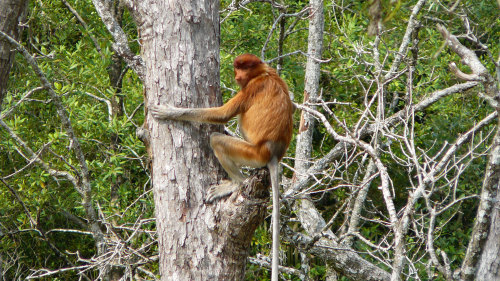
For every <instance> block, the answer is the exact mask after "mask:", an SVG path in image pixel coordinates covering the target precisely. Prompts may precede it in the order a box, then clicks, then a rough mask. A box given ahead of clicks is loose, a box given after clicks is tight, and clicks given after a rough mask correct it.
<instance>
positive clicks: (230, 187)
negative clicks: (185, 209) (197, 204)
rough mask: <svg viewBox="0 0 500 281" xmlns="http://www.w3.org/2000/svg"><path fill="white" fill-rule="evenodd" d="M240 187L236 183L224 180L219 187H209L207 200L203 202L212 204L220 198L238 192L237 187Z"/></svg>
mask: <svg viewBox="0 0 500 281" xmlns="http://www.w3.org/2000/svg"><path fill="white" fill-rule="evenodd" d="M239 186H240V185H239V184H238V183H235V182H232V181H229V180H224V181H223V182H222V183H221V184H219V185H213V186H211V187H210V189H209V190H208V193H207V198H206V199H205V202H207V203H212V202H214V201H216V200H218V199H220V198H222V197H226V196H229V195H231V193H233V192H234V191H236V190H238V187H239Z"/></svg>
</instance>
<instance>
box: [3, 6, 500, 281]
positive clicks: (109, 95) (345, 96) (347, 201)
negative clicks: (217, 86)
mask: <svg viewBox="0 0 500 281" xmlns="http://www.w3.org/2000/svg"><path fill="white" fill-rule="evenodd" d="M242 2H243V1H242ZM246 2H249V3H244V4H245V5H244V6H242V7H239V8H238V9H236V8H234V7H235V3H236V2H231V1H226V0H223V1H221V14H220V17H221V50H220V60H221V61H220V72H221V86H222V87H221V91H222V94H223V99H224V101H226V100H227V99H229V98H230V97H231V96H232V95H233V94H234V92H235V91H236V90H237V85H236V83H235V82H234V81H233V70H232V60H233V59H234V57H235V56H237V55H238V54H241V53H247V52H248V53H254V54H257V55H259V56H261V57H262V58H263V59H264V60H266V61H268V62H269V64H270V65H271V66H273V67H277V68H278V69H279V71H280V75H281V77H282V78H283V79H284V80H285V81H286V82H287V83H288V85H289V88H290V91H291V92H292V93H293V94H294V99H295V102H297V103H301V102H302V100H303V92H304V76H305V63H306V60H307V56H306V55H305V53H307V37H308V26H309V22H308V15H309V12H310V11H308V10H307V7H308V4H309V2H308V1H289V0H284V1H282V2H276V3H274V2H272V1H246ZM416 3H417V1H401V0H399V1H398V0H390V1H389V0H384V1H381V6H380V11H379V12H380V13H381V21H380V22H381V24H382V25H383V31H382V33H381V34H380V36H375V35H373V34H368V31H367V30H368V26H369V25H370V24H371V22H372V23H373V21H374V19H373V15H370V13H371V12H370V8H371V7H372V6H371V5H372V2H370V1H348V0H347V1H325V3H324V18H325V21H324V26H325V31H324V36H323V54H322V57H321V58H318V59H320V60H321V62H322V64H321V73H320V82H319V83H320V89H321V90H320V97H321V100H317V101H313V102H314V103H316V105H317V109H318V111H320V112H321V113H323V114H324V115H326V116H327V117H328V120H330V122H331V124H332V125H333V128H334V129H335V130H336V131H337V132H338V133H339V134H342V135H344V134H345V135H349V134H350V133H356V132H358V133H359V132H360V131H358V129H360V128H362V127H363V126H365V127H366V126H369V125H372V124H377V123H376V122H375V121H376V120H382V119H383V118H380V115H383V116H387V117H389V116H392V115H393V114H394V113H397V112H399V111H400V110H403V109H404V108H406V107H407V106H408V105H410V104H418V102H420V101H422V100H425V99H426V98H428V97H429V96H430V95H431V94H433V93H435V92H436V91H439V90H442V89H448V88H450V87H452V86H454V85H462V84H464V83H475V82H470V81H469V82H463V80H461V79H460V77H459V76H457V75H456V73H454V72H453V71H450V67H449V63H450V62H455V63H457V64H458V65H459V68H460V69H461V70H462V71H463V72H465V73H470V72H471V71H472V70H471V69H470V68H469V66H468V65H467V63H462V64H461V63H460V56H458V55H457V54H456V53H455V52H453V51H452V50H450V48H448V47H447V46H446V44H445V40H444V38H443V36H442V34H441V33H440V32H439V31H438V28H437V27H436V25H437V24H441V25H444V26H445V27H446V28H447V30H448V31H449V32H450V33H451V34H454V35H456V36H457V37H458V39H459V40H460V42H461V43H462V44H463V45H464V46H465V47H467V48H469V49H471V50H473V51H474V52H475V54H476V55H477V56H478V58H479V59H480V61H481V62H482V63H483V64H484V66H485V67H486V68H487V70H488V72H490V73H492V76H493V77H495V78H496V79H498V76H496V75H500V74H499V73H498V64H499V59H498V54H499V53H500V44H499V42H500V19H499V17H498V15H499V11H500V9H499V3H496V2H495V1H487V0H482V1H476V0H463V1H457V0H454V1H440V0H433V1H428V2H427V3H425V5H424V7H423V8H422V10H421V11H420V13H419V14H418V16H417V18H418V24H419V27H418V35H415V33H413V34H414V35H413V36H414V37H412V40H411V47H410V49H409V51H408V52H407V53H405V56H404V58H403V61H402V66H401V68H400V69H399V72H397V73H396V74H395V75H394V76H391V79H389V80H387V81H384V82H383V87H380V85H381V84H379V83H377V81H378V82H380V81H381V80H380V79H379V78H380V77H381V76H384V75H386V74H387V73H389V71H388V69H389V67H390V66H391V63H392V62H393V61H394V60H395V57H396V56H397V50H398V48H399V45H400V44H401V41H402V38H403V36H404V34H405V31H406V27H407V24H408V21H409V18H410V15H411V13H412V9H413V7H414V6H415V5H416ZM117 11H118V12H117V15H118V16H119V18H120V21H121V25H122V28H123V29H124V31H125V32H126V34H127V36H128V40H129V43H130V46H131V48H132V51H133V52H135V53H139V52H140V44H141V40H140V38H139V36H138V34H137V31H136V25H135V23H134V21H133V19H132V17H131V15H130V14H129V13H128V12H127V10H126V9H123V7H119V6H117ZM76 13H77V14H78V15H79V16H78V17H80V19H78V18H77V17H76ZM84 23H85V24H84ZM22 26H23V32H22V34H21V36H20V39H19V42H20V43H21V44H22V45H23V46H24V48H25V49H26V50H27V51H28V52H29V53H30V54H31V55H32V56H33V57H34V58H35V59H36V63H37V64H38V67H39V68H40V70H41V71H42V72H43V74H44V75H45V76H46V78H47V79H48V80H49V81H50V83H51V84H52V87H53V90H54V91H55V93H56V94H57V96H58V97H59V98H60V100H61V101H62V103H63V106H64V108H65V109H66V111H67V115H68V116H69V119H70V120H71V124H72V127H73V129H74V132H75V134H76V136H77V137H78V139H79V141H80V145H81V150H82V151H83V153H84V156H85V162H86V165H87V166H88V171H89V173H90V178H91V182H90V185H91V193H90V194H86V193H85V191H82V190H80V189H79V188H78V184H75V182H76V183H78V182H79V181H80V180H81V179H80V178H79V177H78V175H79V173H80V172H81V171H82V168H81V166H80V164H81V163H79V159H78V156H77V155H76V154H75V153H73V152H72V150H71V148H72V145H73V144H72V142H71V141H70V139H69V138H68V135H67V132H66V131H65V130H64V126H63V125H62V123H61V119H60V118H59V117H58V110H59V108H58V106H57V105H56V104H55V103H54V98H53V97H52V96H51V95H49V94H48V92H47V89H46V88H43V87H42V85H41V83H40V80H39V78H38V77H37V74H36V73H35V72H34V71H33V67H32V66H31V65H30V64H29V63H28V61H27V60H26V59H25V58H24V57H23V56H22V55H21V54H17V55H16V57H15V63H14V64H13V67H12V70H11V73H10V77H9V80H8V86H7V92H6V94H5V97H4V100H3V102H2V103H1V110H2V111H1V113H0V121H1V122H2V126H0V179H1V183H0V280H2V278H3V280H21V279H25V278H35V277H36V278H37V279H41V280H76V279H77V278H79V277H80V278H83V279H84V280H85V279H86V280H88V279H90V280H94V279H96V278H98V274H99V271H98V270H97V269H98V268H99V266H101V265H102V264H103V263H106V262H107V261H111V260H112V261H113V262H117V261H121V262H123V267H122V274H123V272H126V273H127V274H128V276H132V277H130V278H135V279H137V280H139V279H140V278H144V279H147V280H154V279H155V278H157V276H158V265H157V260H158V252H157V245H156V243H155V240H156V238H155V220H154V205H153V201H152V193H151V189H150V176H149V171H148V168H149V160H148V157H147V152H146V150H145V146H144V144H143V143H142V142H141V141H140V140H139V139H138V138H137V137H136V130H137V129H138V127H140V126H141V125H142V123H143V120H144V112H143V103H144V99H143V88H142V83H141V80H140V79H139V78H138V76H137V74H136V73H135V72H134V71H132V70H131V69H130V68H129V67H128V66H127V65H126V64H125V63H124V62H123V61H122V60H121V59H120V58H119V57H118V56H116V55H115V54H114V51H113V48H112V41H113V40H112V38H111V35H110V34H109V32H108V31H107V29H106V28H105V26H104V24H103V23H102V21H101V19H100V17H99V16H98V14H97V12H96V10H95V8H94V6H93V4H92V2H91V1H90V0H69V1H65V0H63V1H59V0H43V1H40V0H38V1H36V0H35V1H30V2H29V6H28V10H27V16H26V19H25V20H23V21H22ZM280 34H281V36H280ZM1 43H2V42H1V41H0V44H1ZM374 46H376V48H374ZM374 49H376V50H378V52H377V53H375V52H374V51H373V50H374ZM410 68H411V75H410V74H409V73H410V71H409V69H410ZM495 73H496V74H495ZM498 80H500V79H498ZM497 83H498V81H497ZM382 88H383V91H384V99H382V100H381V99H380V96H381V95H378V97H377V94H376V92H377V91H380V89H382ZM456 92H458V93H457V94H450V95H443V96H442V97H440V98H439V100H438V101H437V102H435V103H432V105H430V106H428V107H425V108H424V109H423V110H419V111H415V112H414V114H413V115H411V116H406V117H401V119H404V122H403V124H404V125H401V126H399V127H396V126H395V127H391V128H389V127H390V126H387V125H381V126H386V127H384V128H381V129H380V130H379V132H380V133H379V134H378V135H377V136H376V137H373V136H364V138H361V139H362V140H363V141H365V142H367V143H370V144H372V145H373V147H375V148H376V150H377V155H378V156H379V157H380V159H381V161H382V163H383V164H384V166H385V167H386V168H387V175H388V176H389V178H390V190H391V192H392V195H393V202H394V205H395V208H396V210H397V212H398V213H399V214H401V213H400V212H404V211H405V210H406V209H405V205H406V204H407V202H408V200H409V199H408V198H410V196H412V194H414V191H415V188H416V187H417V186H419V185H420V183H421V181H422V182H426V181H425V180H426V176H427V175H428V176H429V178H430V177H432V181H431V183H429V182H427V185H426V188H425V191H424V195H423V197H419V198H417V200H416V202H415V203H414V205H412V206H411V208H412V214H411V215H410V218H411V222H410V226H409V229H408V231H407V235H406V236H405V237H406V238H405V245H406V254H405V255H406V257H407V258H408V260H406V261H405V264H406V266H405V269H404V276H405V278H406V279H407V280H430V279H432V280H446V279H448V280H451V279H450V278H451V277H450V276H446V272H451V273H453V271H455V270H457V269H459V268H460V267H461V266H462V262H463V260H464V258H465V256H466V251H467V246H468V243H469V240H470V237H471V233H472V229H473V226H474V221H475V218H476V211H477V208H478V205H479V202H480V200H479V194H480V193H481V189H482V182H483V179H484V178H485V171H486V163H487V155H488V153H489V152H490V147H491V143H492V139H493V136H494V134H495V131H496V126H495V125H496V122H495V121H494V118H491V120H490V119H487V121H486V123H485V124H484V125H481V126H480V127H479V128H477V129H474V131H473V132H472V133H469V132H470V130H472V129H473V128H475V127H474V126H476V125H477V124H478V122H480V121H481V120H483V119H486V118H487V117H488V116H489V115H490V114H491V113H492V112H494V111H495V108H493V106H492V103H491V102H489V100H491V98H488V97H487V93H486V90H485V89H484V87H483V86H481V85H477V83H476V84H474V85H470V87H469V86H467V87H465V86H464V89H463V90H460V91H456ZM485 96H486V97H485ZM381 108H382V109H381ZM329 110H331V111H332V112H330V111H329ZM295 117H296V121H297V126H296V128H298V126H299V119H300V111H298V112H297V113H296V116H295ZM320 123H321V122H320ZM229 128H231V129H233V130H234V129H235V126H234V124H230V126H229ZM463 135H467V136H469V135H470V137H468V139H467V141H466V142H465V143H464V144H460V145H457V149H456V150H454V151H452V152H453V156H452V157H450V158H447V159H446V162H445V163H444V164H443V165H445V168H443V169H442V170H440V171H439V173H437V174H432V173H431V172H430V169H429V170H426V169H427V168H429V167H434V166H433V165H434V164H435V163H437V162H439V160H440V159H441V157H443V155H444V154H445V153H446V152H447V151H448V149H449V148H450V147H452V145H450V144H453V143H455V142H456V141H457V140H458V139H459V138H460V137H461V136H463ZM338 142H339V141H338V140H337V139H336V138H335V137H333V136H332V135H331V133H329V132H328V131H327V128H326V127H325V126H323V125H322V124H317V125H316V126H315V127H314V131H313V142H312V148H313V152H312V159H321V158H322V157H324V156H325V155H327V154H328V153H329V152H330V151H332V149H333V148H334V147H335V145H336V144H338ZM409 152H411V153H409ZM294 155H295V142H294V143H292V145H291V147H290V149H289V152H288V154H287V157H286V159H285V160H284V171H283V174H284V177H285V182H287V180H288V181H290V179H291V178H292V177H293V176H294V171H293V169H292V168H293V163H294ZM35 158H36V159H39V160H36V161H35ZM371 165H373V164H371ZM370 169H373V167H371V168H370V161H369V160H368V159H367V156H366V154H365V153H362V150H359V149H351V148H349V149H348V148H346V151H345V154H344V155H343V156H342V157H340V158H338V159H336V160H335V161H332V162H331V163H330V164H329V165H327V167H326V168H324V169H322V171H321V172H318V173H317V175H316V179H317V180H316V181H314V182H312V183H310V184H309V185H308V187H307V188H305V189H303V190H302V191H301V192H302V193H301V194H302V195H303V194H306V195H308V196H310V197H311V198H312V201H313V202H314V206H315V207H316V209H317V210H319V211H320V213H321V215H322V217H323V218H324V220H325V221H326V222H329V221H330V223H329V224H328V229H330V230H331V231H333V233H335V234H336V235H337V237H338V241H339V243H340V242H342V240H345V239H347V240H348V242H347V244H350V245H351V246H352V248H353V249H354V250H355V251H358V252H359V253H360V254H361V255H362V256H363V257H365V259H367V260H369V261H371V262H373V263H374V264H377V265H378V266H380V267H382V268H383V269H385V270H389V268H391V260H392V258H393V256H392V255H393V254H394V251H396V250H395V248H393V246H394V244H393V242H392V238H391V235H392V234H391V232H390V230H389V226H388V224H387V222H388V221H390V218H389V217H390V214H388V213H387V210H386V206H385V202H386V201H384V196H383V194H382V192H381V191H380V190H378V189H377V187H378V186H379V185H381V179H380V178H377V177H376V176H374V175H373V174H374V173H373V172H369V171H370ZM367 171H368V172H367ZM426 171H427V172H426ZM67 175H71V177H69V176H67ZM70 178H73V179H74V180H75V182H71V180H70ZM370 185H372V187H371V189H370V190H367V192H368V194H367V199H366V202H365V207H364V209H363V211H362V214H361V218H362V219H361V220H362V222H361V223H359V225H358V226H357V227H359V230H358V231H355V232H351V233H350V234H349V235H347V234H346V233H349V230H348V229H349V225H350V220H351V217H350V214H351V210H352V209H353V208H354V198H356V195H357V192H358V189H360V188H362V187H363V186H370ZM297 198H298V199H297V200H300V196H298V195H297ZM88 200H90V202H91V203H92V205H93V207H94V209H95V211H96V213H97V217H98V218H99V221H100V223H99V226H100V228H101V229H102V233H103V235H104V236H105V240H106V241H107V245H108V249H113V251H108V252H107V253H106V254H105V255H98V251H97V249H96V245H95V243H96V240H95V239H96V238H95V236H94V235H93V233H92V232H91V231H90V230H89V225H90V224H91V221H90V217H89V214H88V211H86V207H87V205H86V204H88V203H89V201H88ZM282 213H283V215H284V216H285V217H287V218H286V220H287V224H288V225H289V227H290V228H291V229H293V230H294V231H299V232H300V231H301V226H300V224H299V223H298V222H297V220H296V219H295V218H294V217H295V214H294V212H293V211H292V208H289V209H286V210H283V211H282ZM267 222H269V220H267ZM268 227H269V225H268V224H267V223H266V224H264V225H262V226H260V227H259V228H258V229H257V231H256V233H255V235H254V240H253V243H252V250H251V252H252V255H253V256H254V258H253V259H251V262H249V263H248V267H247V280H267V279H266V278H268V276H269V274H268V270H267V269H266V268H265V267H261V266H260V265H261V264H262V263H261V262H259V261H260V260H264V261H265V258H262V256H261V255H269V254H270V253H269V249H270V233H269V231H268V230H269V229H268ZM343 235H344V236H343ZM429 235H431V236H429ZM429 241H431V244H433V245H430V244H429V243H428V242H429ZM429 246H432V247H431V248H429ZM282 249H283V253H282V256H283V261H282V264H283V265H285V266H287V267H289V268H290V271H289V272H288V273H287V274H284V276H285V277H286V278H289V279H290V280H300V279H302V280H306V279H307V278H310V280H325V279H326V278H333V277H332V276H334V274H333V273H331V272H330V268H329V266H327V263H325V261H324V260H323V259H320V258H318V257H315V256H314V255H311V254H310V253H307V252H304V251H299V250H298V249H297V248H296V247H294V246H293V245H292V244H291V243H290V244H288V243H287V242H284V243H283V245H282ZM430 250H432V251H434V253H432V252H430ZM436 256H437V259H438V262H437V263H436V262H435V259H436ZM439 266H442V267H443V268H444V269H440V268H439ZM293 269H294V270H295V271H294V270H293ZM338 278H339V280H349V279H347V278H346V277H343V276H342V275H339V276H338ZM329 280H333V279H329Z"/></svg>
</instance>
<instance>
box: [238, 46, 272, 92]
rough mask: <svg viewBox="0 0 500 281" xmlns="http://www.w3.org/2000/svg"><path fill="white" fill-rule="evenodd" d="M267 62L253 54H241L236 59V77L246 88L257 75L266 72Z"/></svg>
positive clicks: (242, 86) (241, 85)
mask: <svg viewBox="0 0 500 281" xmlns="http://www.w3.org/2000/svg"><path fill="white" fill-rule="evenodd" d="M265 65H266V64H265V63H264V62H262V60H261V59H260V58H259V57H257V56H256V55H252V54H243V55H239V56H237V57H236V58H235V59H234V63H233V66H234V79H235V80H236V82H237V83H238V84H239V85H240V87H241V88H244V87H245V86H246V85H247V83H248V82H249V81H250V80H251V79H252V78H254V77H255V76H257V75H260V74H261V73H263V72H265V71H266V70H265Z"/></svg>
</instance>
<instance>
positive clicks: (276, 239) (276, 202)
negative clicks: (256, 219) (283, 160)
mask: <svg viewBox="0 0 500 281" xmlns="http://www.w3.org/2000/svg"><path fill="white" fill-rule="evenodd" d="M278 165H279V161H278V159H277V158H276V157H273V159H271V161H270V162H269V163H268V168H269V173H270V174H271V186H272V190H273V215H272V220H273V259H272V267H271V281H278V280H279V279H278V276H279V269H278V267H279V245H280V230H279V229H280V227H279V225H280V192H279V169H278Z"/></svg>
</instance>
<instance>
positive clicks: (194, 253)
mask: <svg viewBox="0 0 500 281" xmlns="http://www.w3.org/2000/svg"><path fill="white" fill-rule="evenodd" d="M137 5H139V6H140V7H139V9H140V11H141V13H142V19H143V20H144V22H143V23H142V25H141V26H140V34H141V37H142V38H143V42H142V43H143V46H142V56H143V59H144V61H145V63H146V77H145V81H144V85H145V89H146V96H147V100H148V101H149V102H150V103H151V104H153V103H155V104H172V105H175V106H180V107H207V106H215V105H220V104H221V99H220V96H219V94H218V91H219V72H218V70H219V14H218V11H219V9H218V5H219V2H218V1H213V0H211V1H182V0H180V1H154V0H150V1H137ZM148 124H149V130H150V133H151V135H150V136H151V150H152V157H153V163H152V169H153V170H152V178H153V190H154V198H155V206H156V221H157V232H158V243H159V252H160V272H161V275H162V280H215V279H217V278H214V277H215V276H217V274H218V273H219V272H220V271H221V270H222V266H223V265H222V263H220V262H219V263H217V264H215V262H216V261H217V259H216V257H215V256H214V255H213V254H212V250H213V248H214V247H217V245H216V244H217V242H216V240H217V237H216V236H215V235H213V234H209V233H211V232H212V231H211V230H213V229H214V227H215V226H216V225H215V223H216V222H215V220H214V218H213V215H214V214H213V212H214V210H213V208H211V207H207V206H206V205H204V203H203V198H204V195H205V191H206V190H207V187H208V186H210V185H211V184H215V183H217V177H218V173H215V172H213V173H210V172H207V171H217V167H218V164H217V162H216V159H215V157H214V156H213V155H212V153H211V152H210V147H209V145H208V143H209V139H208V137H209V130H208V127H207V126H204V125H198V124H191V123H187V122H161V123H158V122H155V121H154V120H152V119H149V121H148ZM209 264H210V265H211V266H212V268H211V269H212V270H207V268H208V267H209V266H208V265H209Z"/></svg>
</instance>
